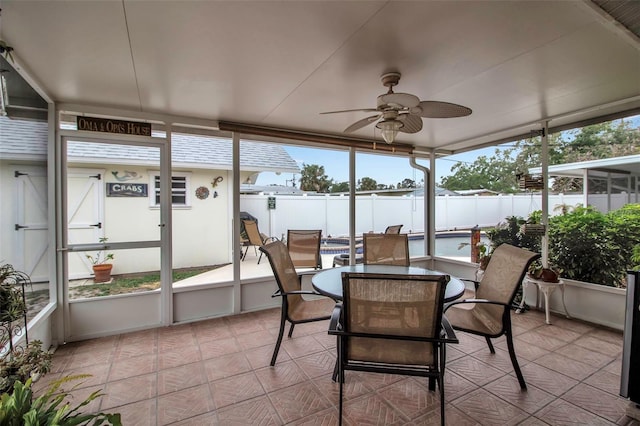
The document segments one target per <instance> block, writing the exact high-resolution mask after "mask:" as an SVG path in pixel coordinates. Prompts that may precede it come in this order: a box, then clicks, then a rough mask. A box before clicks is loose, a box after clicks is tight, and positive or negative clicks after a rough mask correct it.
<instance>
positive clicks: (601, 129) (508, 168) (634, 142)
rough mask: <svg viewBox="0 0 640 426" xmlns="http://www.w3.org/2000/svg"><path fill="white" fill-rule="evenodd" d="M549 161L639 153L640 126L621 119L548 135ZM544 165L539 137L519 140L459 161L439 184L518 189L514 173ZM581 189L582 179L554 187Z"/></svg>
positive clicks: (558, 181)
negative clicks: (469, 160) (489, 155)
mask: <svg viewBox="0 0 640 426" xmlns="http://www.w3.org/2000/svg"><path fill="white" fill-rule="evenodd" d="M548 145H549V164H563V163H571V162H577V161H587V160H595V159H601V158H610V157H615V156H622V155H631V154H635V153H640V128H632V127H631V124H630V122H629V121H625V120H620V121H615V122H606V123H600V124H594V125H591V126H586V127H582V128H580V129H575V130H571V131H567V132H562V133H554V134H550V135H549V137H548ZM540 164H541V142H540V137H532V138H529V139H524V140H520V141H517V142H516V143H515V144H514V146H513V147H510V148H507V149H502V150H501V149H498V148H496V150H495V153H494V155H492V156H491V157H487V156H480V157H478V158H477V159H476V160H475V161H474V162H473V163H471V164H465V163H458V164H456V165H455V166H453V167H452V168H451V171H452V172H453V174H452V175H450V176H446V177H444V178H443V179H442V182H441V183H440V186H442V187H443V188H446V189H449V190H453V191H455V190H461V189H481V188H484V189H489V190H492V191H498V192H506V193H513V192H518V191H519V188H518V182H517V181H516V178H515V176H516V175H517V174H519V173H527V172H528V169H529V168H530V167H537V166H540ZM581 188H582V182H581V180H576V179H572V178H557V179H555V180H554V184H553V186H552V190H555V191H562V192H567V191H575V190H580V189H581Z"/></svg>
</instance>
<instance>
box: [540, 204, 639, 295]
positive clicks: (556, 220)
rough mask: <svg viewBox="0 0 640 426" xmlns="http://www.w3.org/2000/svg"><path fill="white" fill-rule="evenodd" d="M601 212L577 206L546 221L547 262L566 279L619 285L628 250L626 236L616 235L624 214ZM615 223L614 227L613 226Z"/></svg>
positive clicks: (624, 217) (629, 253)
mask: <svg viewBox="0 0 640 426" xmlns="http://www.w3.org/2000/svg"><path fill="white" fill-rule="evenodd" d="M615 215H617V213H615V212H612V213H609V214H603V213H600V212H599V211H598V210H596V209H595V208H592V207H577V208H576V209H575V210H573V211H571V212H567V213H565V214H562V215H559V216H554V217H552V218H551V219H550V221H549V234H548V235H549V262H550V263H551V264H553V265H554V266H557V267H558V268H560V269H561V270H562V271H563V276H564V277H565V278H569V279H573V280H579V281H586V282H592V283H595V284H602V285H607V286H622V285H623V282H624V277H625V271H626V265H627V264H628V263H629V262H630V256H631V250H629V251H628V252H624V250H623V244H625V245H626V237H625V236H624V235H619V233H620V227H621V226H623V225H622V224H623V222H624V221H625V220H626V218H627V216H626V215H619V216H618V217H616V219H615V220H613V219H612V217H613V216H615ZM614 224H615V226H614Z"/></svg>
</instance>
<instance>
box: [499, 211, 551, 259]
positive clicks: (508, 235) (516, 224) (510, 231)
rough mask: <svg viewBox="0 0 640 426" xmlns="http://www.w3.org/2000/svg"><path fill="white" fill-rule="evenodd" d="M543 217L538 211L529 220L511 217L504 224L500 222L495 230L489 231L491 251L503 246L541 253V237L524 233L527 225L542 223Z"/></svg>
mask: <svg viewBox="0 0 640 426" xmlns="http://www.w3.org/2000/svg"><path fill="white" fill-rule="evenodd" d="M540 217H541V215H540V214H539V213H538V212H537V211H536V212H533V213H531V215H530V216H529V218H528V219H525V218H523V217H520V216H509V217H507V218H506V219H505V221H504V222H500V223H499V224H498V225H497V226H496V227H495V228H493V229H489V230H488V231H487V237H488V238H489V240H490V241H491V250H492V251H493V249H495V248H496V247H498V246H499V245H501V244H505V243H506V244H511V245H512V246H516V247H521V248H525V249H527V250H531V251H533V252H540V237H539V236H532V235H526V234H525V233H524V232H522V225H524V224H525V223H540Z"/></svg>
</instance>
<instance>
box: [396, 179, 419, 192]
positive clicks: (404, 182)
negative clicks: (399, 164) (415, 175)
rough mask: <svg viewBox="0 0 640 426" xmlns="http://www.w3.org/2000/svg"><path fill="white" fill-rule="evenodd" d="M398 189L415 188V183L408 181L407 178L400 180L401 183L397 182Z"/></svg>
mask: <svg viewBox="0 0 640 426" xmlns="http://www.w3.org/2000/svg"><path fill="white" fill-rule="evenodd" d="M397 187H398V189H400V188H416V181H415V180H412V179H409V178H404V179H403V180H402V182H398V186H397Z"/></svg>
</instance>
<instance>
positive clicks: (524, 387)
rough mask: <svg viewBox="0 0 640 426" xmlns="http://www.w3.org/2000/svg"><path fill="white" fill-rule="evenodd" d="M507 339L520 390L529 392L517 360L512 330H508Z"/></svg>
mask: <svg viewBox="0 0 640 426" xmlns="http://www.w3.org/2000/svg"><path fill="white" fill-rule="evenodd" d="M505 335H506V337H507V348H509V357H511V364H513V370H514V371H515V372H516V376H518V382H519V383H520V389H522V390H527V384H526V383H525V381H524V376H522V371H520V365H519V364H518V359H517V358H516V351H515V349H514V347H513V337H512V336H511V330H510V329H509V330H507V332H506V333H505Z"/></svg>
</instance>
